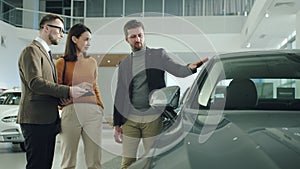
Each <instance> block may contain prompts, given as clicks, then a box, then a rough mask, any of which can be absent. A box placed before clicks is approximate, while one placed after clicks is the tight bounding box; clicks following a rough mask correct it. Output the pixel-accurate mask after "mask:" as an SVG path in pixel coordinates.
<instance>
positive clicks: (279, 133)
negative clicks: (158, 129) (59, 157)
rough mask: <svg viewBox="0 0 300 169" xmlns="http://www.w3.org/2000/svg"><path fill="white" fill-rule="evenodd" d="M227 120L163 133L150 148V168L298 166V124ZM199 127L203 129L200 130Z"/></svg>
mask: <svg viewBox="0 0 300 169" xmlns="http://www.w3.org/2000/svg"><path fill="white" fill-rule="evenodd" d="M231 120H232V119H230V118H229V119H226V118H223V120H222V122H220V123H218V125H217V126H213V125H211V126H206V129H204V128H203V125H202V126H201V124H193V125H192V127H186V128H189V129H190V130H189V131H188V132H184V130H182V131H180V130H178V129H177V132H173V133H172V131H171V132H169V133H167V134H164V135H163V136H162V137H161V138H160V141H159V142H160V143H159V144H158V145H156V146H157V147H156V149H154V151H156V152H155V153H153V152H152V153H153V154H155V155H154V156H155V158H152V159H151V162H150V164H151V165H152V167H153V168H172V169H176V168H178V169H179V168H186V169H189V168H191V169H193V168H205V169H206V168H209V169H219V168H222V169H227V168H228V169H232V168H238V169H240V168H242V169H253V168H257V169H278V168H280V169H285V168H289V169H298V168H300V163H299V160H300V147H299V143H300V137H299V136H298V135H297V134H295V133H298V134H299V133H300V132H299V131H300V130H299V128H297V127H288V128H284V127H282V126H281V125H274V126H272V125H266V126H268V127H258V128H256V129H255V128H252V130H245V126H242V125H241V123H235V122H236V121H235V119H233V120H232V121H231ZM248 121H251V119H248ZM298 122H299V121H298ZM265 123H267V122H265ZM183 126H184V125H183ZM180 128H184V127H180ZM249 128H250V127H249V126H248V129H249ZM203 129H204V130H206V131H205V132H202V131H203ZM174 130H176V129H173V131H174ZM170 133H172V134H170ZM179 133H180V134H179ZM180 135H181V136H180ZM206 136H207V139H206V140H205V141H203V137H206ZM170 141H173V142H177V143H176V144H174V145H173V146H172V147H168V146H169V145H172V143H170ZM163 149H165V150H163ZM158 151H160V152H161V153H158Z"/></svg>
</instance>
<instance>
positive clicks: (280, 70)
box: [191, 55, 300, 110]
mask: <svg viewBox="0 0 300 169" xmlns="http://www.w3.org/2000/svg"><path fill="white" fill-rule="evenodd" d="M299 67H300V62H298V60H296V59H295V58H293V57H292V56H281V55H278V56H277V55H276V56H260V58H259V59H257V58H255V57H253V56H252V57H247V56H246V57H240V58H229V59H228V58H226V59H224V60H215V62H214V63H213V64H212V66H211V69H209V70H208V73H207V74H208V75H207V76H206V78H205V79H204V80H203V78H201V77H199V78H198V81H200V80H202V81H204V82H203V83H202V84H201V83H199V84H198V83H197V84H198V88H196V89H195V88H194V89H193V90H194V93H198V94H197V101H198V102H197V104H198V106H197V105H196V104H195V103H193V104H191V105H192V107H193V108H198V109H199V108H202V109H210V108H217V109H223V108H224V109H262V110H299V109H300V85H299V84H300V77H299V73H300V70H299ZM200 85H201V86H200ZM196 90H199V92H197V91H196Z"/></svg>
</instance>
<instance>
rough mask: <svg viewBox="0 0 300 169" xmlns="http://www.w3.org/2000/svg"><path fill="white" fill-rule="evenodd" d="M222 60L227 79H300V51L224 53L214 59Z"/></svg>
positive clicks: (214, 60)
mask: <svg viewBox="0 0 300 169" xmlns="http://www.w3.org/2000/svg"><path fill="white" fill-rule="evenodd" d="M220 60H221V62H222V66H223V69H224V72H225V75H226V77H227V78H245V77H248V78H295V79H299V78H300V66H299V63H300V50H261V51H245V52H234V53H224V54H219V55H215V56H214V57H213V59H212V61H213V62H218V61H220ZM266 70H268V71H266Z"/></svg>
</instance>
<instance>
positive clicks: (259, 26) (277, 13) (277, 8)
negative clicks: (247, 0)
mask: <svg viewBox="0 0 300 169" xmlns="http://www.w3.org/2000/svg"><path fill="white" fill-rule="evenodd" d="M257 2H258V3H259V5H257V4H255V5H254V6H253V8H252V10H251V11H252V12H253V11H255V14H253V15H251V13H250V15H249V17H248V19H247V22H246V24H245V25H244V28H243V31H244V32H242V34H243V33H244V34H245V37H244V44H243V47H246V46H247V45H249V46H250V48H264V49H269V48H278V46H279V45H280V43H281V42H282V41H283V40H284V39H285V38H288V37H289V36H290V35H291V34H292V33H293V32H294V31H296V23H297V22H296V14H297V12H298V11H299V10H300V1H299V0H257ZM255 3H256V2H255ZM266 14H268V15H269V16H268V17H266ZM298 15H299V16H298V17H300V13H299V14H298ZM251 17H252V18H251ZM252 19H253V20H255V21H252V22H251V21H249V20H252ZM298 20H299V19H298ZM247 31H248V32H247ZM249 46H248V47H249Z"/></svg>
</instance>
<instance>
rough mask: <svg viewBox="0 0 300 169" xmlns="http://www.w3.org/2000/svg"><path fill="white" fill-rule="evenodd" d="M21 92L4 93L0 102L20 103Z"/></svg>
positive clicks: (4, 103) (8, 103)
mask: <svg viewBox="0 0 300 169" xmlns="http://www.w3.org/2000/svg"><path fill="white" fill-rule="evenodd" d="M20 99H21V93H17V92H16V93H4V94H2V95H1V96H0V104H2V105H19V104H20Z"/></svg>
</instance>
